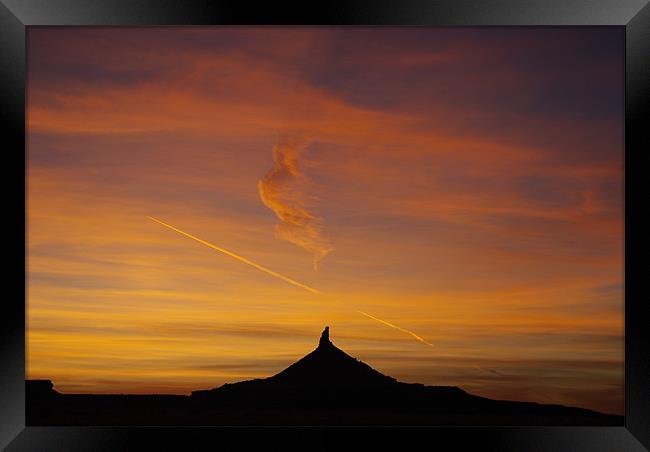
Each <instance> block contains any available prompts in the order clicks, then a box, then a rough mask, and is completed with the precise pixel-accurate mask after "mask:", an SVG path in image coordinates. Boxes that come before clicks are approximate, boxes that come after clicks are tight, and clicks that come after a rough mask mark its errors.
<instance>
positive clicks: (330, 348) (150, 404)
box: [26, 327, 623, 426]
mask: <svg viewBox="0 0 650 452" xmlns="http://www.w3.org/2000/svg"><path fill="white" fill-rule="evenodd" d="M26 383H27V391H26V399H27V425H32V426H35V425H623V417H622V416H617V415H608V414H602V413H598V412H595V411H591V410H587V409H583V408H574V407H565V406H561V405H544V404H538V403H532V402H513V401H503V400H492V399H488V398H485V397H479V396H475V395H472V394H469V393H467V392H465V391H463V390H462V389H460V388H458V387H455V386H425V385H422V384H418V383H415V384H413V383H402V382H399V381H397V380H396V379H394V378H392V377H389V376H386V375H383V374H382V373H380V372H378V371H376V370H375V369H373V368H372V367H370V366H368V365H367V364H365V363H363V362H361V361H359V360H357V359H355V358H353V357H351V356H350V355H348V354H347V353H345V352H344V351H343V350H341V349H339V348H337V347H336V346H335V345H334V344H332V342H331V341H330V339H329V327H326V328H325V330H324V331H323V333H322V335H321V338H320V340H319V343H318V347H317V348H316V349H315V350H314V351H312V352H311V353H309V354H308V355H306V356H305V357H303V358H302V359H300V360H299V361H297V362H295V363H294V364H292V365H291V366H289V367H287V368H286V369H284V370H283V371H282V372H280V373H278V374H276V375H273V376H271V377H269V378H262V379H255V380H249V381H242V382H239V383H232V384H224V385H223V386H220V387H218V388H214V389H208V390H199V391H193V392H192V394H191V395H190V396H182V395H112V394H111V395H104V394H102V395H89V394H61V393H59V392H58V391H55V390H54V385H53V383H52V382H51V381H50V380H27V382H26Z"/></svg>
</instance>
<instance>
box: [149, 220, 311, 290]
mask: <svg viewBox="0 0 650 452" xmlns="http://www.w3.org/2000/svg"><path fill="white" fill-rule="evenodd" d="M147 218H149V219H150V220H153V221H155V222H156V223H160V224H162V225H163V226H165V227H167V228H169V229H171V230H172V231H176V232H178V233H179V234H182V235H184V236H185V237H188V238H190V239H192V240H195V241H197V242H199V243H201V244H203V245H205V246H208V247H210V248H212V249H213V250H217V251H219V252H222V253H223V254H226V255H228V256H230V257H233V258H235V259H237V260H238V261H240V262H243V263H245V264H248V265H250V266H251V267H255V268H256V269H258V270H260V271H263V272H264V273H267V274H269V275H271V276H275V277H276V278H280V279H282V280H283V281H286V282H288V283H289V284H293V285H294V286H298V287H301V288H303V289H305V290H308V291H309V292H311V293H315V294H318V295H322V292H320V291H319V290H316V289H314V288H313V287H309V286H308V285H306V284H302V283H299V282H298V281H295V280H293V279H291V278H289V277H288V276H284V275H281V274H280V273H277V272H274V271H273V270H269V269H268V268H266V267H263V266H261V265H259V264H256V263H255V262H252V261H249V260H248V259H246V258H245V257H241V256H238V255H236V254H235V253H232V252H230V251H228V250H225V249H223V248H219V247H218V246H215V245H213V244H212V243H210V242H206V241H205V240H201V239H200V238H198V237H194V236H193V235H192V234H188V233H187V232H184V231H181V230H180V229H177V228H175V227H174V226H172V225H169V224H167V223H165V222H164V221H160V220H158V219H156V218H154V217H147Z"/></svg>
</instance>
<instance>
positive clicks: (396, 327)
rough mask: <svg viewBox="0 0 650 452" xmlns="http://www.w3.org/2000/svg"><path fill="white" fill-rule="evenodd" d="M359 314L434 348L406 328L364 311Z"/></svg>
mask: <svg viewBox="0 0 650 452" xmlns="http://www.w3.org/2000/svg"><path fill="white" fill-rule="evenodd" d="M357 312H358V313H359V314H363V315H365V316H366V317H368V318H371V319H373V320H376V321H378V322H380V323H383V324H384V325H388V326H390V327H391V328H395V329H396V330H400V331H401V332H403V333H406V334H410V335H411V336H413V337H414V338H416V339H417V340H418V341H420V342H422V343H423V344H427V345H428V346H429V347H434V345H433V344H431V343H430V342H427V341H425V340H424V339H422V338H421V337H420V336H418V335H417V334H415V333H413V332H411V331H409V330H405V329H404V328H400V327H399V326H397V325H393V324H392V323H389V322H386V321H385V320H382V319H378V318H377V317H373V316H371V315H370V314H366V313H365V312H363V311H357Z"/></svg>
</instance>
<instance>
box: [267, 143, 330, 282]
mask: <svg viewBox="0 0 650 452" xmlns="http://www.w3.org/2000/svg"><path fill="white" fill-rule="evenodd" d="M305 147H306V143H305V142H303V141H300V140H295V139H294V140H286V141H282V142H280V143H278V144H276V145H275V146H274V147H273V161H274V163H273V167H272V168H271V169H270V170H269V172H267V173H266V175H264V177H263V178H262V179H260V181H259V182H258V185H257V186H258V189H259V193H260V199H261V200H262V202H263V203H264V205H266V206H267V207H268V208H269V209H271V210H273V211H274V212H275V214H276V215H277V217H278V219H279V220H280V222H279V223H278V224H277V226H276V234H277V236H278V237H279V238H281V239H283V240H286V241H288V242H291V243H293V244H295V245H298V246H299V247H301V248H303V249H304V250H306V251H308V252H310V253H311V254H312V256H313V263H314V270H316V269H317V268H318V262H319V261H320V260H322V259H323V258H324V257H325V256H327V255H328V254H329V253H330V252H331V251H332V250H333V249H334V248H333V247H332V246H331V245H330V243H329V241H328V240H327V239H326V238H324V237H323V236H322V235H321V231H322V219H321V218H320V217H318V216H316V215H315V214H314V213H313V212H311V211H310V210H309V209H308V207H307V206H306V204H305V196H304V193H303V191H302V188H303V186H304V182H305V180H306V176H305V175H304V174H303V173H302V172H301V171H300V168H299V165H298V163H299V159H300V156H301V153H302V152H303V150H304V149H305Z"/></svg>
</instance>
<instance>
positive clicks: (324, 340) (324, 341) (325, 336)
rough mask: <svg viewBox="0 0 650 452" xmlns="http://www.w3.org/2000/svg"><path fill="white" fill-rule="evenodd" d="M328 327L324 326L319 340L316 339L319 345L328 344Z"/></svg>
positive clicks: (324, 345)
mask: <svg viewBox="0 0 650 452" xmlns="http://www.w3.org/2000/svg"><path fill="white" fill-rule="evenodd" d="M330 344H331V342H330V327H329V326H326V327H325V329H324V330H323V333H322V334H321V335H320V340H319V341H318V346H319V347H326V346H328V345H330Z"/></svg>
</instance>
